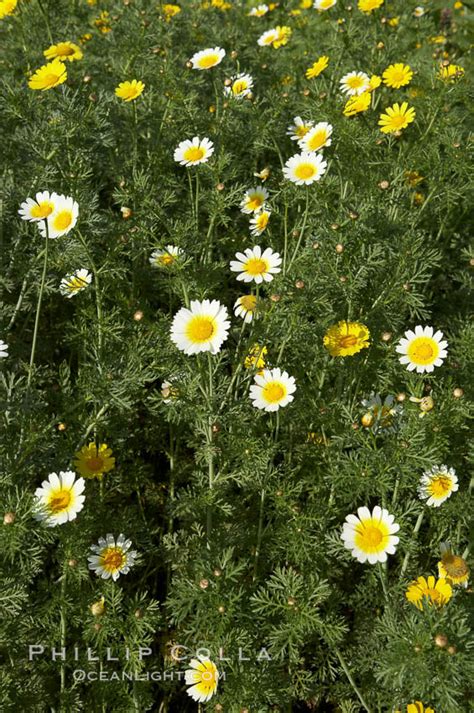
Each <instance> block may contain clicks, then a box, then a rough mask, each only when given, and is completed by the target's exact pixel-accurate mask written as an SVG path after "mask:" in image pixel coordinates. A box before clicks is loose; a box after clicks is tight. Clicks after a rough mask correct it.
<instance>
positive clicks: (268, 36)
mask: <svg viewBox="0 0 474 713" xmlns="http://www.w3.org/2000/svg"><path fill="white" fill-rule="evenodd" d="M277 39H278V32H277V31H276V29H272V30H267V31H266V32H264V33H263V34H262V35H260V37H259V38H258V40H257V44H258V45H260V47H269V46H270V45H272V44H273V43H274V42H276V40H277Z"/></svg>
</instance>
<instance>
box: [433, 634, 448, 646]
mask: <svg viewBox="0 0 474 713" xmlns="http://www.w3.org/2000/svg"><path fill="white" fill-rule="evenodd" d="M435 644H436V646H439V647H440V648H441V649H444V647H445V646H447V645H448V637H447V636H446V635H445V634H436V636H435Z"/></svg>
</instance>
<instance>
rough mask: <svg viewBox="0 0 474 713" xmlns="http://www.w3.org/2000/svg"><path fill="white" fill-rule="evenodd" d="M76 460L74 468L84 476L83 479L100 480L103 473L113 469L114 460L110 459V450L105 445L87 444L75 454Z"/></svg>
mask: <svg viewBox="0 0 474 713" xmlns="http://www.w3.org/2000/svg"><path fill="white" fill-rule="evenodd" d="M75 458H76V460H75V461H74V467H75V468H76V470H77V471H78V472H79V473H80V474H81V475H82V476H84V478H98V479H99V480H101V479H102V477H103V475H104V473H108V472H109V471H111V470H113V469H114V468H115V458H113V457H112V449H111V448H109V447H108V445H107V444H106V443H101V444H100V445H99V446H97V445H96V444H95V443H89V444H88V445H87V446H83V447H82V448H81V450H80V451H78V452H77V453H75Z"/></svg>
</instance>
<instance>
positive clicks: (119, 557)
mask: <svg viewBox="0 0 474 713" xmlns="http://www.w3.org/2000/svg"><path fill="white" fill-rule="evenodd" d="M131 546H132V542H131V540H127V539H125V535H122V534H120V535H119V536H118V537H117V540H115V537H114V536H113V535H110V534H108V535H106V537H105V538H104V537H99V542H98V544H97V545H91V552H92V553H93V554H92V555H90V556H89V557H88V558H87V559H88V561H89V569H90V570H92V571H93V572H95V573H96V575H97V576H98V577H102V579H110V578H111V577H112V579H113V580H114V582H116V581H117V579H118V578H119V577H120V575H121V574H128V573H129V572H130V567H133V565H134V564H135V560H136V557H137V553H136V552H135V551H134V550H131V549H130V547H131Z"/></svg>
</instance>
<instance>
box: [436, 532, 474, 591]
mask: <svg viewBox="0 0 474 713" xmlns="http://www.w3.org/2000/svg"><path fill="white" fill-rule="evenodd" d="M438 576H439V577H442V578H444V579H446V581H447V582H448V584H451V585H453V584H459V585H461V586H463V587H467V585H468V581H469V567H468V566H467V562H466V560H465V559H464V558H463V557H461V556H460V555H455V554H454V553H453V551H452V549H451V546H450V545H449V544H448V543H447V542H443V543H441V562H438Z"/></svg>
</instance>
